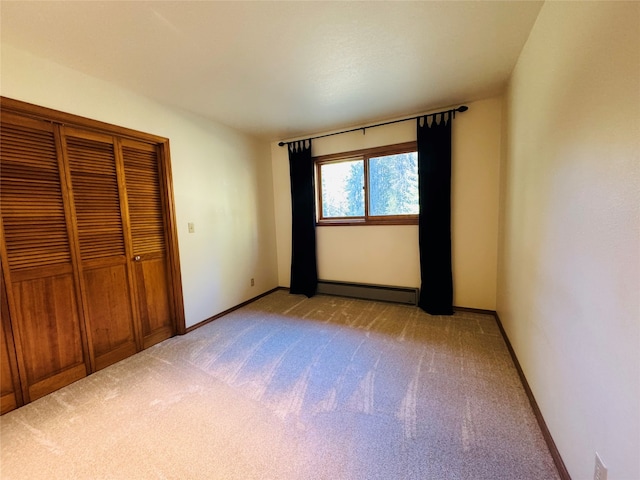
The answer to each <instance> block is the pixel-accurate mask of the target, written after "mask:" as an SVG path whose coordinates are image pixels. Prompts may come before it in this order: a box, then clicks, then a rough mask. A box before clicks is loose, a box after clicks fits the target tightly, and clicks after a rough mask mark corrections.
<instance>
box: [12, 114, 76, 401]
mask: <svg viewBox="0 0 640 480" xmlns="http://www.w3.org/2000/svg"><path fill="white" fill-rule="evenodd" d="M59 145H60V135H59V130H58V127H57V126H55V125H52V124H51V123H48V122H43V121H39V120H33V119H28V118H23V117H18V116H14V115H11V114H9V113H5V112H3V113H2V129H1V130H0V153H1V155H0V173H1V184H0V196H1V203H2V207H1V210H2V229H0V231H1V235H2V237H3V238H2V239H0V240H1V242H0V243H2V245H3V247H4V248H3V250H2V261H3V264H4V265H5V268H6V270H5V271H4V275H5V279H6V280H7V281H6V287H7V297H8V304H9V309H10V314H11V325H12V327H13V335H14V340H15V349H16V356H17V360H18V369H19V371H20V372H21V373H20V380H21V384H22V393H23V397H24V401H25V402H28V401H31V400H35V399H36V398H39V397H41V396H43V395H46V394H47V393H49V392H51V391H53V390H56V389H58V388H60V387H61V386H64V385H66V384H68V383H71V382H73V381H75V380H77V379H79V378H82V377H84V376H85V375H86V374H87V368H86V362H85V360H86V357H85V348H84V347H85V345H84V343H83V339H84V332H83V330H82V323H81V321H80V320H81V317H80V315H81V313H80V309H79V298H80V297H79V289H78V288H77V286H78V283H77V279H76V278H75V274H74V268H73V252H72V248H71V242H70V227H69V225H70V218H69V209H68V196H67V192H66V189H65V182H64V177H63V175H62V174H61V172H64V167H63V164H62V159H61V157H60V148H59Z"/></svg>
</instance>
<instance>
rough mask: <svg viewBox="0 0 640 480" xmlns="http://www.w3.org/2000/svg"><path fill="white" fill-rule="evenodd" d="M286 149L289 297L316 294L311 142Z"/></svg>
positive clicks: (299, 143)
mask: <svg viewBox="0 0 640 480" xmlns="http://www.w3.org/2000/svg"><path fill="white" fill-rule="evenodd" d="M288 149H289V173H290V175H291V231H292V232H291V233H292V235H291V285H290V288H289V292H290V293H301V294H303V295H306V296H307V297H312V296H314V295H315V294H316V289H317V287H318V269H317V266H316V220H315V188H314V180H313V179H314V171H313V158H312V157H311V140H307V141H300V142H292V143H290V144H289V145H288Z"/></svg>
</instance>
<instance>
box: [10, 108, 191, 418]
mask: <svg viewBox="0 0 640 480" xmlns="http://www.w3.org/2000/svg"><path fill="white" fill-rule="evenodd" d="M0 101H1V102H2V112H1V120H2V122H1V126H0V210H1V218H0V246H1V247H2V248H1V249H0V260H1V262H0V267H1V268H0V277H1V280H2V281H1V282H0V283H1V285H0V287H2V288H1V292H0V293H1V294H2V298H1V300H2V305H1V307H2V324H1V327H0V334H1V336H0V355H1V358H0V361H1V362H2V364H1V365H0V368H1V371H0V374H1V378H0V400H1V413H5V412H6V411H9V410H11V409H13V408H16V407H17V406H20V405H22V404H23V403H28V402H30V401H33V400H35V399H37V398H39V397H41V396H43V395H46V394H48V393H50V392H53V391H54V390H57V389H59V388H61V387H63V386H65V385H68V384H69V383H72V382H74V381H76V380H78V379H80V378H82V377H84V376H86V375H88V374H90V373H93V372H95V371H96V370H99V369H101V368H104V367H106V366H108V365H111V364H112V363H114V362H117V361H118V360H121V359H123V358H125V357H128V356H130V355H132V354H134V353H136V352H138V351H140V350H142V349H144V348H147V347H149V346H151V345H153V344H155V343H158V342H160V341H162V340H165V339H166V338H169V337H171V336H172V335H174V334H175V333H176V331H179V332H180V333H184V331H185V328H184V308H183V304H182V287H181V284H180V265H179V260H178V252H177V238H176V230H175V217H174V213H173V194H172V192H171V169H170V164H169V150H168V149H169V144H168V140H167V139H166V138H162V137H157V136H154V135H149V134H145V133H142V132H137V131H134V130H129V129H126V128H122V127H117V126H114V125H108V124H104V123H101V122H96V121H94V120H89V119H86V118H81V117H75V116H73V115H69V114H66V113H63V112H57V111H55V110H50V109H46V108H42V107H37V106H35V105H29V104H25V103H23V102H18V101H16V100H11V99H6V98H4V97H0Z"/></svg>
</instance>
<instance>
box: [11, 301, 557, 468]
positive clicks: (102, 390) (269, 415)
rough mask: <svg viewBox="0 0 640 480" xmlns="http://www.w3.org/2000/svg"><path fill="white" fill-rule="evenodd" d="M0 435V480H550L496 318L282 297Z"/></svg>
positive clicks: (90, 380) (61, 396)
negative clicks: (449, 315) (0, 478)
mask: <svg viewBox="0 0 640 480" xmlns="http://www.w3.org/2000/svg"><path fill="white" fill-rule="evenodd" d="M0 428H1V431H0V433H1V444H0V449H1V463H0V466H1V467H0V468H1V471H0V472H1V477H2V478H3V479H29V480H35V479H47V480H50V479H331V480H335V479H345V480H346V479H363V480H364V479H366V480H369V479H384V480H390V479H433V480H440V479H473V480H482V479H491V480H498V479H505V480H518V479H520V480H552V479H557V478H558V476H557V472H556V470H555V467H554V465H553V461H552V459H551V456H550V454H549V452H548V449H547V447H546V445H545V443H544V440H543V438H542V435H541V433H540V430H539V428H538V426H537V424H536V421H535V418H534V416H533V413H532V411H531V408H530V406H529V403H528V400H527V397H526V395H525V392H524V390H523V388H522V385H521V384H520V382H519V379H518V376H517V373H516V370H515V368H514V366H513V364H512V362H511V359H510V357H509V354H508V352H507V349H506V347H505V344H504V342H503V340H502V338H501V336H500V333H499V330H498V327H497V325H496V322H495V319H494V318H493V317H491V316H489V315H480V314H473V313H456V315H455V316H453V317H437V316H435V317H434V316H429V315H427V314H426V313H424V312H422V311H421V310H419V309H417V308H415V307H409V306H402V305H394V304H386V303H376V302H368V301H361V300H353V299H345V298H339V297H329V296H316V297H314V298H312V299H307V298H305V297H301V296H297V295H289V294H288V293H286V292H284V291H277V292H274V293H272V294H270V295H268V296H266V297H263V298H262V299H260V300H258V301H256V302H254V303H252V304H250V305H248V306H246V307H244V308H242V309H239V310H237V311H235V312H233V313H231V314H229V315H227V316H225V317H223V318H221V319H218V320H216V321H215V322H212V323H210V324H208V325H205V326H203V327H201V328H199V329H197V330H195V331H193V332H191V333H189V334H187V335H184V336H181V337H174V338H172V339H169V340H167V341H165V342H163V343H161V344H158V345H156V346H154V347H152V348H150V349H148V350H145V351H143V352H141V353H139V354H137V355H135V356H134V357H131V358H129V359H127V360H124V361H122V362H119V363H117V364H116V365H113V366H111V367H109V368H106V369H104V370H101V371H99V372H97V373H95V374H93V375H91V376H89V377H87V378H85V379H83V380H80V381H78V382H76V383H74V384H72V385H69V386H68V387H66V388H64V389H62V390H59V391H57V392H55V393H53V394H51V395H49V396H47V397H44V398H42V399H40V400H37V401H35V402H33V403H31V404H29V405H26V406H25V407H22V408H20V409H18V410H16V411H13V412H10V413H8V414H6V415H4V416H3V417H1V419H0Z"/></svg>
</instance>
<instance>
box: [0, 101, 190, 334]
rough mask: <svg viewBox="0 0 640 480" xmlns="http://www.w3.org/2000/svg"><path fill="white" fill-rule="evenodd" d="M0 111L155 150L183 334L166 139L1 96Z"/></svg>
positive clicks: (177, 316) (177, 319)
mask: <svg viewBox="0 0 640 480" xmlns="http://www.w3.org/2000/svg"><path fill="white" fill-rule="evenodd" d="M0 107H1V108H2V110H3V111H7V112H12V113H15V114H18V115H21V116H25V117H30V118H35V119H39V120H45V121H48V122H53V123H56V124H60V125H65V126H69V127H77V128H81V129H83V130H90V131H94V132H96V133H101V134H107V135H112V136H118V137H121V138H129V139H132V140H137V141H139V142H145V143H149V144H152V145H155V146H156V147H157V149H158V151H159V155H158V157H159V160H160V163H161V165H160V168H159V174H160V175H159V176H160V183H161V189H162V206H163V213H164V216H165V220H166V228H165V236H166V240H167V257H168V263H169V270H170V271H169V274H170V277H171V285H170V292H171V300H172V306H173V310H174V311H173V318H174V330H175V332H176V333H177V334H179V335H183V334H184V333H186V327H185V316H184V300H183V290H182V276H181V273H180V254H179V250H178V232H177V224H176V216H175V203H174V195H173V177H172V173H171V158H170V150H169V139H168V138H165V137H160V136H158V135H153V134H149V133H145V132H140V131H138V130H133V129H130V128H126V127H120V126H117V125H113V124H110V123H105V122H101V121H99V120H93V119H90V118H86V117H82V116H79V115H74V114H71V113H65V112H61V111H59V110H53V109H51V108H47V107H41V106H38V105H34V104H31V103H27V102H23V101H20V100H15V99H12V98H7V97H3V96H0ZM3 260H4V259H3Z"/></svg>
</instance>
